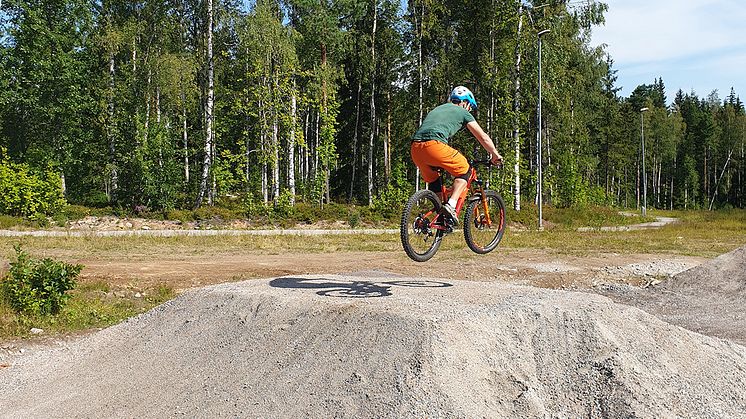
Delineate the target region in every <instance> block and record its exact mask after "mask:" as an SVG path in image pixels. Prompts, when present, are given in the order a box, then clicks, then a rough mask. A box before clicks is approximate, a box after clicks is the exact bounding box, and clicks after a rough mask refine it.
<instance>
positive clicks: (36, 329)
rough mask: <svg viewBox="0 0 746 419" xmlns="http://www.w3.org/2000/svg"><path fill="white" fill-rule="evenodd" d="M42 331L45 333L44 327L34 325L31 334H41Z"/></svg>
mask: <svg viewBox="0 0 746 419" xmlns="http://www.w3.org/2000/svg"><path fill="white" fill-rule="evenodd" d="M42 333H44V329H39V328H37V327H32V328H31V334H32V335H40V334H42Z"/></svg>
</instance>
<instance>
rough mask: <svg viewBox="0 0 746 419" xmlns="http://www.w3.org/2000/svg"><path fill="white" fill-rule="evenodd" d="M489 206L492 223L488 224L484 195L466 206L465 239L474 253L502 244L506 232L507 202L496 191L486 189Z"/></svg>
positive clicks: (483, 251) (487, 251)
mask: <svg viewBox="0 0 746 419" xmlns="http://www.w3.org/2000/svg"><path fill="white" fill-rule="evenodd" d="M484 193H485V196H486V197H487V204H488V206H489V212H490V218H491V221H492V224H491V225H490V226H487V224H486V218H485V215H484V211H483V206H482V199H483V198H482V197H479V198H478V199H472V200H471V201H470V202H469V204H468V205H467V206H466V212H465V216H464V239H465V240H466V244H467V245H468V246H469V249H471V250H472V251H473V252H474V253H479V254H480V255H483V254H485V253H489V252H491V251H493V250H495V248H497V246H498V245H499V244H500V241H501V240H502V238H503V234H504V233H505V224H506V216H505V214H506V212H505V202H504V201H503V199H502V197H501V196H500V194H498V193H497V192H495V191H489V190H488V191H484Z"/></svg>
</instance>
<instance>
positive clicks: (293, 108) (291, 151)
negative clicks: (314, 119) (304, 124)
mask: <svg viewBox="0 0 746 419" xmlns="http://www.w3.org/2000/svg"><path fill="white" fill-rule="evenodd" d="M296 113H297V103H296V98H295V82H293V93H292V94H291V96H290V140H289V144H288V189H290V203H291V204H292V205H295V127H296Z"/></svg>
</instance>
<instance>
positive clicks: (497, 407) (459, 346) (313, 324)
mask: <svg viewBox="0 0 746 419" xmlns="http://www.w3.org/2000/svg"><path fill="white" fill-rule="evenodd" d="M367 275H369V274H367ZM363 297H367V298H363ZM0 374H2V376H1V377H2V379H0V393H2V394H3V397H2V399H0V412H2V414H1V415H2V416H3V417H70V416H79V417H108V416H129V417H163V416H187V417H195V416H200V417H215V416H221V417H236V416H238V417H246V416H251V417H278V416H279V417H428V416H430V417H481V416H484V417H548V416H552V417H581V416H583V417H674V416H681V417H730V418H737V417H744V412H746V348H744V347H741V346H739V345H736V344H733V343H730V342H727V341H723V340H719V339H715V338H710V337H707V336H703V335H700V334H696V333H693V332H690V331H687V330H684V329H681V328H679V327H676V326H672V325H670V324H668V323H664V322H662V321H660V320H658V319H656V318H655V317H653V316H651V315H649V314H647V313H645V312H643V311H641V310H638V309H635V308H632V307H629V306H623V305H617V304H614V303H613V302H611V301H610V300H609V299H607V298H605V297H601V296H594V295H589V294H583V293H577V292H566V291H555V290H545V289H538V288H530V287H521V286H513V285H505V284H498V283H484V282H481V283H480V282H471V281H451V280H423V279H420V278H406V277H398V276H394V275H390V276H388V277H383V278H381V277H379V278H370V277H368V276H294V277H284V278H278V279H274V280H253V281H246V282H240V283H233V284H222V285H217V286H211V287H206V288H202V289H196V290H192V291H189V292H187V293H185V294H183V295H181V296H180V297H178V298H177V299H176V300H174V301H172V302H169V303H167V304H165V305H163V306H161V307H159V308H157V309H155V310H153V311H151V312H149V313H147V314H145V315H142V316H139V317H137V318H134V319H131V320H130V321H127V322H125V323H123V324H121V325H118V326H115V327H112V328H109V329H107V330H104V331H102V332H99V333H96V334H94V335H91V336H89V337H87V338H84V339H81V340H78V341H76V342H73V343H71V344H69V345H67V346H65V347H62V348H59V349H56V350H52V351H45V352H38V353H35V354H33V355H32V356H29V357H26V358H23V359H22V360H20V361H19V363H18V364H17V365H14V366H13V367H12V368H7V369H5V370H4V371H2V372H0Z"/></svg>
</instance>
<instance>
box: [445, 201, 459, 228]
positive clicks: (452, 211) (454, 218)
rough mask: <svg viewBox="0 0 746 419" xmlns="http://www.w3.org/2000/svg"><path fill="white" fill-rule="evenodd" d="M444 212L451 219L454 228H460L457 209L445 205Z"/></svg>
mask: <svg viewBox="0 0 746 419" xmlns="http://www.w3.org/2000/svg"><path fill="white" fill-rule="evenodd" d="M443 210H444V212H445V213H446V214H448V216H449V217H451V222H452V223H453V226H454V227H456V226H458V215H456V208H453V207H452V206H451V204H449V203H447V202H446V203H445V204H444V205H443Z"/></svg>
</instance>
